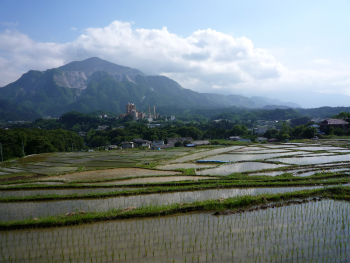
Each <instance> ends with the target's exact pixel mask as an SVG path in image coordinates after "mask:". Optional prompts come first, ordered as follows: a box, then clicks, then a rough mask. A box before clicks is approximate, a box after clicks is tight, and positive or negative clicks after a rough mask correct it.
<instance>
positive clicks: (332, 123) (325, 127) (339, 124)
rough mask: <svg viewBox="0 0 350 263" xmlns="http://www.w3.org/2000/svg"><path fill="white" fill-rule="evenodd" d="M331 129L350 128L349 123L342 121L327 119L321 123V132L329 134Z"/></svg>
mask: <svg viewBox="0 0 350 263" xmlns="http://www.w3.org/2000/svg"><path fill="white" fill-rule="evenodd" d="M331 127H333V128H334V129H336V128H341V129H343V130H345V129H347V128H348V127H349V123H348V122H347V121H344V120H342V119H325V120H324V121H322V122H321V123H320V131H321V132H327V131H329V129H330V128H331Z"/></svg>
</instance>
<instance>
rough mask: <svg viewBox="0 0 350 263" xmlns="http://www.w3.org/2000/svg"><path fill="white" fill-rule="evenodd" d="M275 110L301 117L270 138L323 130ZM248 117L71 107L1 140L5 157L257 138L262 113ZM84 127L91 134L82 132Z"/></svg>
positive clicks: (279, 126)
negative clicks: (173, 116)
mask: <svg viewBox="0 0 350 263" xmlns="http://www.w3.org/2000/svg"><path fill="white" fill-rule="evenodd" d="M269 114H270V115H271V116H270V117H271V118H273V117H277V115H280V116H282V117H284V118H285V117H287V116H289V117H290V116H296V117H295V118H292V119H291V120H290V122H289V123H287V122H285V121H280V122H278V123H277V125H276V126H277V128H276V129H270V130H268V131H267V132H266V133H265V134H264V137H266V138H268V139H270V138H277V139H278V140H280V141H285V140H287V139H302V138H308V139H310V138H313V137H314V136H315V135H317V129H316V128H314V127H312V126H311V124H312V122H310V118H309V117H300V116H299V115H298V114H297V115H294V111H293V110H273V111H270V113H269ZM276 114H277V115H276ZM349 115H350V114H348V113H345V112H344V113H340V114H339V116H335V117H342V118H344V119H346V118H348V117H349ZM216 117H218V116H216ZM221 117H225V115H222V116H221ZM227 117H228V115H227ZM245 117H246V119H243V118H238V117H237V116H236V115H235V118H234V119H233V120H231V121H229V120H227V119H221V120H220V121H214V120H207V121H198V120H197V121H192V122H184V121H181V120H176V121H173V122H169V121H165V120H164V119H162V118H161V119H159V120H157V123H158V124H161V126H160V127H156V128H149V127H148V126H147V123H148V122H147V121H146V120H143V121H138V122H137V121H134V120H133V118H132V117H131V116H127V117H125V118H122V119H117V118H100V117H98V116H97V115H96V114H95V115H89V114H83V113H79V112H68V113H66V114H63V115H62V116H61V117H60V118H59V119H38V120H36V121H34V122H31V123H26V124H20V126H21V127H15V126H13V127H12V128H11V129H8V130H5V129H3V130H0V143H2V148H3V156H4V159H9V158H13V157H21V156H23V148H24V151H25V154H35V153H43V152H55V151H71V150H72V149H74V150H80V149H83V148H84V143H85V145H87V146H88V147H99V146H106V145H110V144H114V145H120V144H121V143H122V142H125V141H132V140H133V139H135V138H142V139H145V140H149V141H153V140H158V139H164V140H166V139H167V138H176V137H192V138H193V139H194V140H201V139H228V138H229V137H230V136H240V137H242V138H245V139H251V140H255V139H256V138H257V137H258V135H257V134H254V132H253V131H252V128H254V127H256V119H257V116H256V115H255V116H253V112H250V115H249V116H248V115H246V116H245ZM260 117H261V116H260ZM100 125H106V126H107V129H105V130H97V127H98V126H100ZM329 132H330V134H335V135H346V134H348V135H350V130H347V131H344V130H342V129H341V130H338V129H330V131H329ZM78 133H80V135H85V136H83V137H80V136H78ZM82 133H83V134H82ZM22 143H23V145H22Z"/></svg>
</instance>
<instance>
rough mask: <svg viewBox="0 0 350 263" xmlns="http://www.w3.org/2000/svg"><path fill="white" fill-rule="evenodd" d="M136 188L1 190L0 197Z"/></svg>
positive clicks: (103, 191) (89, 192)
mask: <svg viewBox="0 0 350 263" xmlns="http://www.w3.org/2000/svg"><path fill="white" fill-rule="evenodd" d="M128 190H134V188H124V187H115V188H85V189H84V188H83V189H42V190H20V191H19V190H12V191H11V190H7V191H3V190H0V197H20V196H35V195H36V196H45V195H49V194H53V195H72V194H91V193H105V192H113V191H128Z"/></svg>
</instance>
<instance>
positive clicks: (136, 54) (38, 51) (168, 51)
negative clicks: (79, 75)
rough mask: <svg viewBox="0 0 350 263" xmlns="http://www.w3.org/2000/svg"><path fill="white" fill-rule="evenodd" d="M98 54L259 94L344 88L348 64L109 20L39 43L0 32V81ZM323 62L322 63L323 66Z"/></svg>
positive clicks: (208, 34)
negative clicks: (65, 38) (69, 37)
mask: <svg viewBox="0 0 350 263" xmlns="http://www.w3.org/2000/svg"><path fill="white" fill-rule="evenodd" d="M92 56H97V57H100V58H102V59H106V60H108V61H111V62H114V63H117V64H120V65H124V66H129V67H133V68H137V69H140V70H141V71H143V72H144V73H146V74H152V75H165V76H168V77H170V78H173V79H175V80H176V81H178V82H179V83H180V84H181V85H182V86H183V87H185V88H189V89H193V90H196V91H201V92H218V91H220V92H225V93H239V94H242V93H246V94H247V95H255V94H259V95H263V94H264V92H265V93H266V92H268V91H270V92H273V91H276V92H280V91H281V90H283V89H291V88H293V89H296V90H298V89H300V90H302V89H305V87H307V88H310V89H313V90H315V91H322V92H335V91H336V92H338V93H341V92H343V93H344V92H345V93H349V90H348V89H347V88H345V87H348V85H349V83H350V80H349V76H348V72H347V70H348V69H349V67H348V66H347V65H345V66H343V67H339V68H336V67H334V65H332V69H331V70H330V69H329V68H327V66H329V63H327V60H325V59H315V61H314V63H316V64H317V65H318V67H320V66H321V68H317V69H312V70H301V69H297V70H292V69H288V67H287V66H284V65H282V64H281V63H280V62H279V61H277V60H276V58H275V57H274V56H273V55H272V54H271V53H270V52H269V51H268V50H265V49H261V48H257V47H255V46H254V44H253V42H252V41H251V40H250V39H249V38H247V37H233V36H231V35H228V34H224V33H222V32H218V31H216V30H213V29H205V30H198V31H195V32H193V33H192V34H191V35H190V36H188V37H181V36H178V35H176V34H174V33H171V32H169V30H168V29H167V28H166V27H163V28H161V29H145V28H136V29H133V28H132V25H131V24H130V23H126V22H120V21H114V22H112V23H111V24H110V25H108V26H106V27H104V28H87V29H86V30H85V31H84V33H83V34H82V35H80V36H79V37H78V38H77V39H75V40H74V41H72V42H69V43H65V44H58V43H40V42H36V41H34V40H33V39H31V38H30V37H29V36H27V35H25V34H22V33H20V32H18V31H15V30H6V31H4V32H2V33H0V86H3V85H5V84H7V83H9V82H11V81H15V80H16V79H17V78H18V77H20V74H21V73H24V72H26V71H28V70H30V69H36V70H45V69H48V68H53V67H58V66H61V65H64V64H66V63H69V62H71V61H75V60H83V59H86V58H88V57H92ZM322 67H323V68H322Z"/></svg>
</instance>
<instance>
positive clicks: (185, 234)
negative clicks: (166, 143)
mask: <svg viewBox="0 0 350 263" xmlns="http://www.w3.org/2000/svg"><path fill="white" fill-rule="evenodd" d="M349 153H350V141H346V140H342V141H332V140H327V141H323V140H319V141H317V143H315V142H311V141H310V142H304V143H287V144H286V143H282V144H251V145H247V144H244V145H237V146H228V147H218V146H215V147H211V146H207V147H196V148H185V147H182V148H181V147H179V148H173V149H164V150H161V151H150V150H136V149H133V150H115V151H101V152H72V153H50V154H42V155H33V156H27V157H25V158H21V159H17V160H12V161H10V162H6V163H4V164H0V262H21V263H22V262H348V261H349V262H350V254H349V253H350V248H349V247H350V246H349V240H350V233H349V231H350V230H349V229H350V220H349V216H350V213H349V212H350V202H349V201H346V200H348V199H347V198H346V197H347V196H350V189H348V190H346V191H347V192H346V191H345V190H344V191H345V192H346V193H345V194H344V195H342V192H341V191H342V190H339V191H340V192H339V193H338V192H337V195H336V196H345V197H344V198H343V197H342V198H343V199H341V198H339V199H341V200H332V199H329V198H323V197H322V198H321V197H319V196H316V197H315V198H311V197H310V198H307V197H303V198H301V197H300V198H301V199H299V196H300V195H301V194H302V193H305V191H307V193H309V192H315V191H323V192H324V194H327V193H330V192H331V190H330V189H333V187H331V186H334V185H340V184H341V185H344V184H349V183H350V154H349ZM198 160H221V161H228V162H230V163H226V164H213V163H200V164H198V163H197V162H196V161H198ZM209 179H210V180H209ZM128 184H130V186H128ZM118 185H123V186H118ZM11 187H12V188H13V189H11ZM328 187H330V188H328ZM342 188H346V189H347V188H349V187H348V186H346V185H345V186H342V187H339V189H342ZM310 189H314V190H310ZM323 189H325V190H323ZM302 190H305V191H302ZM121 191H125V194H124V192H121ZM148 191H150V192H148ZM299 191H301V192H299ZM337 191H338V190H337ZM109 193H111V194H112V195H110V196H108V197H107V196H105V197H104V198H102V197H101V196H103V195H104V194H109ZM293 194H295V196H296V197H294V199H291V200H294V201H296V204H289V205H285V206H282V207H277V206H274V205H273V204H279V203H284V202H287V200H280V199H278V198H279V197H276V199H277V200H278V201H276V202H275V201H273V202H272V201H268V200H267V199H268V198H269V196H270V195H276V196H282V195H284V196H288V195H293ZM73 195H74V196H73ZM87 195H92V197H91V196H90V197H89V198H88V197H87ZM71 196H73V198H70V197H71ZM35 197H38V198H37V199H35ZM41 197H47V198H51V199H46V200H45V199H42V200H40V198H41ZM66 197H67V198H66ZM8 198H17V199H16V200H12V201H11V200H10V199H8ZM25 198H28V200H27V201H26V199H25ZM31 198H32V199H31ZM240 198H241V199H240ZM249 198H257V200H258V199H259V200H260V201H261V202H262V204H261V207H262V208H261V209H260V208H259V209H255V208H254V207H258V206H247V208H243V209H241V210H240V209H239V207H240V206H237V209H238V210H235V209H236V208H235V207H236V206H233V207H230V208H227V209H226V210H218V211H219V212H218V213H215V212H216V207H220V204H222V203H225V202H226V200H231V199H232V200H233V199H234V200H236V199H237V200H238V201H239V200H243V201H242V204H241V205H244V200H248V199H249ZM266 198H267V199H266ZM313 199H315V200H318V201H310V200H313ZM33 200H35V201H33ZM306 200H307V202H306ZM238 201H237V202H238ZM260 201H259V202H260ZM299 201H300V203H301V204H299V203H298V202H299ZM198 202H208V204H211V203H215V204H216V205H217V206H214V205H213V206H209V208H206V209H203V210H202V209H199V210H191V209H189V210H184V209H182V208H183V207H187V206H189V207H191V205H192V204H193V205H194V204H197V203H198ZM163 206H164V207H163ZM168 206H175V207H178V208H179V209H180V210H179V211H180V212H179V213H178V212H176V213H175V214H174V215H172V216H164V215H163V214H162V215H158V216H157V215H153V216H148V217H146V215H147V213H148V212H150V213H151V212H152V211H153V210H154V209H160V211H163V209H165V207H168ZM157 207H158V208H157ZM248 208H249V209H251V210H249V209H248ZM253 208H254V209H253ZM134 209H135V210H134ZM138 209H141V210H142V209H145V211H146V212H145V215H138V216H139V217H140V218H137V219H135V218H130V219H120V218H113V217H111V218H109V217H107V218H105V219H103V220H104V221H99V220H95V221H94V219H93V218H94V216H95V215H97V214H99V213H117V214H118V213H124V211H127V212H125V213H128V211H131V212H130V213H131V214H132V213H133V212H134V211H138ZM142 211H143V210H142ZM191 211H197V212H191ZM204 211H206V212H204ZM237 211H238V212H237ZM214 213H215V214H217V215H215V216H214ZM80 214H81V216H82V217H83V216H84V215H86V216H87V217H91V218H92V219H91V220H90V219H89V220H87V221H80V220H81V218H79V215H80ZM74 216H77V217H78V218H77V220H76V221H74V222H75V223H67V224H81V222H85V224H82V225H72V226H63V225H64V224H65V223H64V222H67V221H69V220H73V219H71V218H74ZM30 218H31V219H30ZM112 218H113V220H112ZM123 218H124V217H123ZM23 219H25V221H20V222H32V223H33V222H34V223H33V224H34V225H35V224H36V222H38V225H35V228H30V227H27V226H26V224H27V223H18V222H19V221H13V220H23ZM50 220H52V222H56V221H57V222H58V223H57V224H56V223H54V224H53V225H55V226H56V227H52V226H51V225H50V226H51V227H47V228H42V225H41V224H42V222H51V221H50ZM74 220H75V219H74ZM16 222H17V223H18V224H22V226H21V227H23V228H25V229H23V230H14V229H13V228H16V224H17V223H16ZM69 222H70V221H69ZM72 222H73V221H72ZM6 224H15V226H14V227H13V228H6V227H5V226H6ZM37 227H38V228H37Z"/></svg>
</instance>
